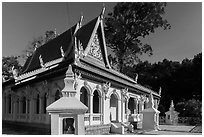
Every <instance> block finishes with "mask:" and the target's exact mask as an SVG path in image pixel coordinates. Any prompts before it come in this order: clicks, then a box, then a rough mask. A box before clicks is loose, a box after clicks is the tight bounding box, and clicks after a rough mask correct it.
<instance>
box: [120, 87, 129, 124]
mask: <svg viewBox="0 0 204 137" xmlns="http://www.w3.org/2000/svg"><path fill="white" fill-rule="evenodd" d="M121 93H122V94H121V95H122V100H123V101H122V102H123V103H124V107H123V108H124V109H123V110H122V111H123V112H122V113H123V120H124V121H125V120H126V121H127V120H128V118H127V117H126V115H127V114H126V113H125V112H128V100H129V95H128V88H125V89H122V90H121ZM125 103H126V105H125Z"/></svg>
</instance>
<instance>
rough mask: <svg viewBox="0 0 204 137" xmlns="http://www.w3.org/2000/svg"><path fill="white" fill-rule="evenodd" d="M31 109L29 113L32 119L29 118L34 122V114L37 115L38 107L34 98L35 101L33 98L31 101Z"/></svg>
mask: <svg viewBox="0 0 204 137" xmlns="http://www.w3.org/2000/svg"><path fill="white" fill-rule="evenodd" d="M29 108H30V110H29V112H30V113H29V117H30V118H29V121H30V122H33V121H32V119H33V114H34V113H35V108H36V106H35V99H34V98H33V99H32V98H31V99H30V107H29Z"/></svg>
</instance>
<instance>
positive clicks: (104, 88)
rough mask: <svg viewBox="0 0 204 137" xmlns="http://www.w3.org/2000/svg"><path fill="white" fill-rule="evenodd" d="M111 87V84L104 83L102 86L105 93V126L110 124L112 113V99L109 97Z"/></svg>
mask: <svg viewBox="0 0 204 137" xmlns="http://www.w3.org/2000/svg"><path fill="white" fill-rule="evenodd" d="M110 86H111V83H109V82H107V83H103V84H102V91H103V98H102V99H103V123H104V124H108V123H110V116H109V114H110V112H109V111H108V110H109V107H110V104H109V103H110V99H109V98H108V97H107V94H108V91H109V88H110Z"/></svg>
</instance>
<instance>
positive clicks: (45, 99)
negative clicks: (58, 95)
mask: <svg viewBox="0 0 204 137" xmlns="http://www.w3.org/2000/svg"><path fill="white" fill-rule="evenodd" d="M43 105H44V106H43V108H44V109H43V111H44V112H43V113H44V114H46V107H47V93H45V95H44V97H43Z"/></svg>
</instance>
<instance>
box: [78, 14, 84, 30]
mask: <svg viewBox="0 0 204 137" xmlns="http://www.w3.org/2000/svg"><path fill="white" fill-rule="evenodd" d="M83 18H84V16H83V13H81V17H80V20H79V28H81V26H82V20H83Z"/></svg>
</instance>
